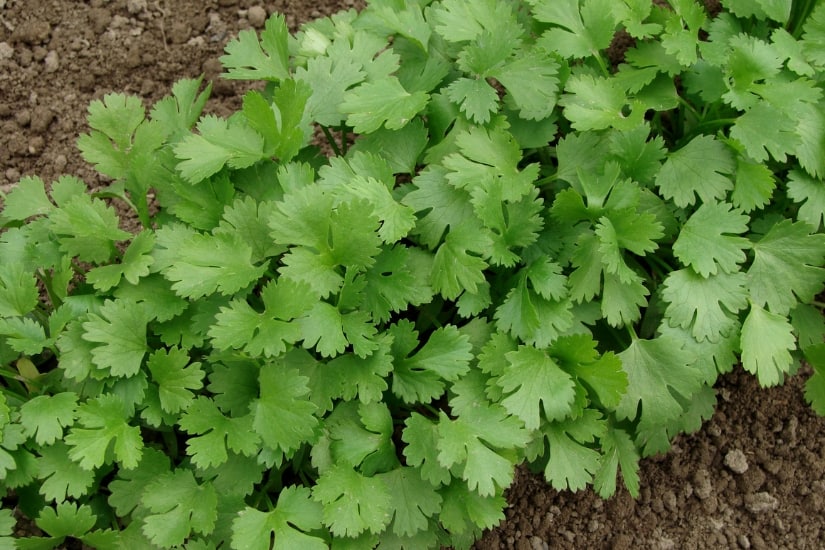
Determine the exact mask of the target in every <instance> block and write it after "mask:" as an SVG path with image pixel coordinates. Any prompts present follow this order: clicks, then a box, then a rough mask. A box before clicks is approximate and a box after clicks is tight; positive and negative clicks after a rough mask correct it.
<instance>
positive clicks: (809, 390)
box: [803, 343, 825, 416]
mask: <svg viewBox="0 0 825 550" xmlns="http://www.w3.org/2000/svg"><path fill="white" fill-rule="evenodd" d="M803 351H804V353H805V360H806V361H807V362H808V364H809V365H811V367H813V369H814V373H813V375H812V376H811V377H810V378H808V381H807V382H806V383H805V401H806V402H807V403H808V404H810V405H811V408H812V409H813V410H814V411H816V413H817V414H818V415H820V416H825V373H824V372H823V369H825V344H822V343H817V344H815V345H812V346H808V347H806V348H805V349H804V350H803Z"/></svg>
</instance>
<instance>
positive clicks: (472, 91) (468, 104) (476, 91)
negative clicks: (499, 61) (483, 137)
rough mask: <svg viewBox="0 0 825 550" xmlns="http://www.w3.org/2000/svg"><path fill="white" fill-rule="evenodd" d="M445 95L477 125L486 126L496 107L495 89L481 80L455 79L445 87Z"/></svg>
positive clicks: (496, 95)
mask: <svg viewBox="0 0 825 550" xmlns="http://www.w3.org/2000/svg"><path fill="white" fill-rule="evenodd" d="M445 94H446V95H447V97H449V98H450V101H452V102H453V103H455V104H456V105H458V106H459V108H460V109H461V112H462V113H464V115H465V116H466V117H467V118H469V119H470V120H472V121H473V122H475V123H477V124H487V123H488V122H489V121H490V115H491V114H492V113H493V112H494V111H495V110H496V108H497V107H498V94H497V93H496V90H495V88H493V87H492V86H490V84H489V83H488V82H487V80H485V79H483V78H467V77H461V78H457V79H456V80H454V81H453V82H452V83H451V84H450V85H449V86H447V88H446V89H445Z"/></svg>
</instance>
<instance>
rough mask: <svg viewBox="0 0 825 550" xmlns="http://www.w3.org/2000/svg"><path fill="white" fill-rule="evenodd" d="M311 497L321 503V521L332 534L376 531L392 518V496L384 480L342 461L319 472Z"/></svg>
mask: <svg viewBox="0 0 825 550" xmlns="http://www.w3.org/2000/svg"><path fill="white" fill-rule="evenodd" d="M312 497H313V499H315V500H316V501H318V502H321V503H322V504H323V506H324V512H323V518H324V524H325V525H327V526H329V528H330V530H331V531H332V532H333V534H335V535H339V536H344V537H356V536H358V535H360V534H362V533H364V532H367V531H369V532H370V533H380V532H381V531H383V530H384V529H385V528H386V527H387V525H388V524H389V522H390V520H391V519H392V514H391V511H392V507H391V506H392V496H391V495H390V490H389V486H388V485H387V482H386V481H384V479H383V478H381V477H379V476H373V477H367V476H364V475H362V474H360V473H359V472H357V471H355V470H353V469H351V468H350V467H347V466H344V465H335V466H333V467H332V468H330V469H329V470H327V471H325V472H323V473H322V474H321V476H320V477H319V478H318V482H317V484H316V485H315V487H314V488H313V489H312Z"/></svg>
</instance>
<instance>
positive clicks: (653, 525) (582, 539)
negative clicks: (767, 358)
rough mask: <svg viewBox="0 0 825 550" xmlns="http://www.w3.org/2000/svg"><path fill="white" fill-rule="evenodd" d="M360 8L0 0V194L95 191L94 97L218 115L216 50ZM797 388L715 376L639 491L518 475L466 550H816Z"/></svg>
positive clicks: (811, 417) (223, 100)
mask: <svg viewBox="0 0 825 550" xmlns="http://www.w3.org/2000/svg"><path fill="white" fill-rule="evenodd" d="M302 4H306V5H305V6H304V5H302ZM356 4H357V3H356V2H354V1H353V0H348V1H345V2H332V1H329V2H323V1H321V2H319V1H312V2H296V1H290V0H279V1H276V2H266V3H265V10H264V9H262V5H261V4H260V3H257V2H250V1H246V0H209V1H205V2H202V1H195V0H175V1H172V0H166V1H164V0H114V1H104V0H92V1H89V2H86V3H78V2H75V1H73V0H52V1H46V0H27V1H22V0H17V1H15V0H5V1H4V0H0V128H1V129H2V132H0V189H3V190H8V189H9V188H10V186H11V185H13V184H14V183H15V182H16V181H17V180H18V179H19V178H20V177H21V176H25V175H35V174H37V175H39V176H41V177H42V178H43V179H44V180H45V181H51V180H53V179H55V178H57V176H59V175H60V174H64V173H71V174H75V175H77V176H79V177H81V178H84V179H85V181H86V182H87V183H88V184H89V185H91V186H93V187H94V186H101V185H104V184H105V183H106V182H103V181H101V179H100V177H99V176H98V175H97V174H96V173H95V172H94V171H93V170H92V168H91V167H90V166H88V165H87V164H86V163H85V162H83V161H82V159H81V158H80V155H79V154H78V151H77V147H76V145H75V141H76V138H77V136H78V135H80V134H81V133H84V132H87V131H88V127H87V126H86V107H87V105H88V104H89V102H90V101H91V100H92V99H97V98H101V97H102V96H103V95H104V94H106V93H108V92H112V91H118V92H126V93H130V94H136V95H139V96H140V97H142V98H143V99H144V100H145V102H146V103H147V104H151V103H153V102H155V101H157V100H158V99H160V98H161V97H163V96H165V95H167V94H168V93H169V90H170V88H171V85H172V84H173V83H174V82H175V81H177V80H179V79H181V78H194V77H197V76H198V75H199V74H201V73H203V74H205V76H206V78H207V79H209V80H213V81H214V82H215V86H214V93H213V97H212V99H210V100H209V102H208V103H207V107H206V111H207V112H213V113H217V114H226V113H228V112H230V110H231V109H236V108H237V107H238V105H239V101H240V93H239V92H240V90H242V85H241V84H237V83H232V82H227V81H220V80H217V75H218V74H219V72H220V65H219V64H218V62H217V58H218V57H219V56H220V55H221V53H222V50H223V47H224V45H225V44H226V43H227V41H228V40H229V39H231V38H232V37H234V36H235V35H237V33H238V31H239V30H242V29H244V28H249V27H257V28H260V27H262V24H263V17H264V16H266V15H267V14H268V13H271V12H273V11H278V12H281V13H284V14H285V16H286V21H287V24H288V25H289V26H290V28H291V29H292V30H294V29H295V28H297V25H298V24H299V23H300V22H303V21H307V20H309V19H313V18H317V17H319V16H322V15H327V14H330V13H333V12H335V11H337V10H339V9H341V8H347V7H352V6H356ZM126 229H127V230H128V229H133V228H128V227H127V228H126ZM0 261H2V260H1V259H0ZM777 284H779V285H781V284H782V282H781V281H777ZM803 382H804V379H802V378H799V377H797V378H794V379H793V380H792V381H791V382H790V383H789V384H787V385H786V386H784V387H781V388H774V389H770V390H762V389H759V388H758V385H757V382H756V379H755V378H754V377H753V376H751V375H747V374H744V373H743V372H741V371H739V370H737V371H735V372H734V373H732V374H729V375H725V376H723V377H722V379H721V381H720V382H719V384H718V388H717V391H718V395H719V407H718V409H717V411H716V413H715V415H714V417H713V419H712V420H710V421H708V422H706V423H705V425H704V426H703V428H702V430H701V432H699V433H697V434H695V435H692V436H682V437H680V438H678V439H677V440H676V442H675V443H674V446H673V449H672V450H671V452H670V453H669V454H668V455H667V456H665V457H661V458H654V459H647V460H645V461H644V462H643V466H642V470H641V497H640V498H639V499H638V500H633V499H631V497H630V496H629V495H628V494H627V493H626V491H624V490H621V491H620V492H619V494H617V495H616V496H614V497H613V498H611V499H609V500H607V501H602V500H601V499H600V498H599V497H598V496H596V495H594V493H593V492H592V491H589V490H588V491H582V492H580V493H576V494H571V493H567V492H562V493H559V492H557V491H554V490H551V489H550V488H549V487H548V486H547V485H546V483H545V482H544V480H543V478H541V477H534V476H531V475H530V474H529V473H527V472H526V471H524V470H521V471H520V473H519V475H518V476H517V479H516V482H515V484H514V485H513V487H512V488H511V489H510V490H509V492H508V502H509V503H510V507H509V508H508V509H507V511H506V515H507V521H506V522H505V523H503V524H502V525H501V526H500V527H498V528H497V529H495V530H493V531H491V532H488V533H487V534H486V535H485V537H484V539H483V540H481V541H480V542H478V543H477V545H476V547H477V548H480V549H481V548H483V549H488V548H548V547H549V548H568V547H569V548H662V549H666V548H722V547H729V548H736V547H740V548H800V549H802V548H820V547H822V546H823V545H825V517H823V515H822V514H821V510H822V507H823V499H825V423H824V422H823V420H822V419H821V418H818V417H816V416H815V414H814V413H813V412H812V411H811V410H810V409H809V408H808V407H807V406H806V405H805V404H804V400H803V389H802V384H803Z"/></svg>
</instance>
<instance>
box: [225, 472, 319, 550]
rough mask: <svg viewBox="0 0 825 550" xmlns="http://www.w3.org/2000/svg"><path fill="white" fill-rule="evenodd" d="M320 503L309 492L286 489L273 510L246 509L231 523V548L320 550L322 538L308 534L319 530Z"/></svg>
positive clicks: (242, 549) (244, 549)
mask: <svg viewBox="0 0 825 550" xmlns="http://www.w3.org/2000/svg"><path fill="white" fill-rule="evenodd" d="M322 514H323V510H322V506H321V504H319V503H318V502H316V501H314V500H312V499H311V497H310V491H309V489H307V488H305V487H297V486H289V487H286V488H284V489H283V490H282V491H281V492H280V494H279V495H278V502H277V504H276V505H275V508H274V509H273V510H271V511H269V512H261V511H260V510H256V509H255V508H250V507H248V506H247V507H246V508H244V510H243V511H241V512H240V513H238V515H237V516H236V517H235V519H234V521H233V522H232V533H233V534H232V548H235V549H236V550H270V548H271V549H272V550H292V549H294V548H301V549H302V550H303V549H306V550H324V549H326V548H327V545H326V543H325V542H324V540H323V539H321V538H319V537H317V536H314V535H310V534H308V533H307V532H314V531H317V530H318V529H320V527H321V518H322Z"/></svg>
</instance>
